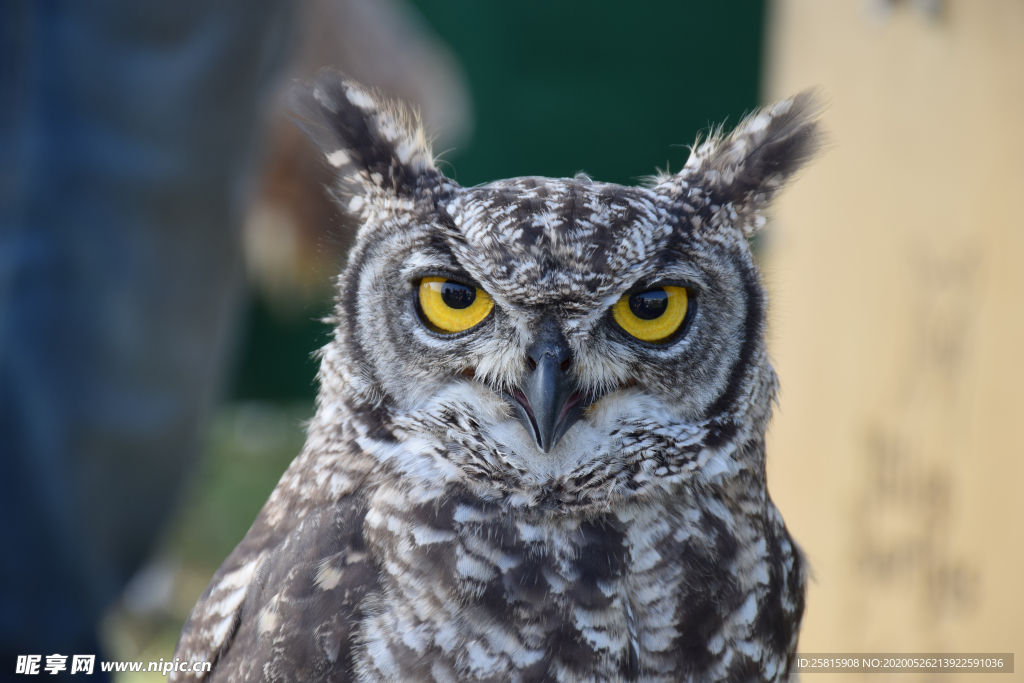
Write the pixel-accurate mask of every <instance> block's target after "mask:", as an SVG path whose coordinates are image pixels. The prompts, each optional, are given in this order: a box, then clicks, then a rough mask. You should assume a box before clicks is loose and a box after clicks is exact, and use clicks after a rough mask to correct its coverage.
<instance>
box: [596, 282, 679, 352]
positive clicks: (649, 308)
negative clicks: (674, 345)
mask: <svg viewBox="0 0 1024 683" xmlns="http://www.w3.org/2000/svg"><path fill="white" fill-rule="evenodd" d="M689 302H690V298H689V296H688V293H687V291H686V288H685V287H671V286H665V287H655V288H654V289H650V290H648V291H646V292H637V293H636V294H624V295H623V296H622V298H621V299H619V300H618V301H616V302H615V305H614V306H612V317H613V318H615V322H617V323H618V324H619V327H621V328H622V329H624V330H625V331H626V332H628V333H629V334H631V335H633V336H634V337H636V338H637V339H640V340H641V341H645V342H661V341H666V340H668V338H669V337H671V336H672V335H673V334H675V333H676V331H677V330H678V329H679V326H680V325H682V324H683V321H684V320H686V309H687V308H688V307H689Z"/></svg>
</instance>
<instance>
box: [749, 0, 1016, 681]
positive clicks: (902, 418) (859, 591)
mask: <svg viewBox="0 0 1024 683" xmlns="http://www.w3.org/2000/svg"><path fill="white" fill-rule="evenodd" d="M869 6H870V5H869V4H868V3H866V2H864V1H863V0H777V1H776V2H774V3H773V7H772V10H771V12H770V17H771V19H770V27H769V36H768V60H767V63H768V67H767V71H766V81H765V97H764V99H765V100H766V101H767V100H772V99H776V98H778V97H782V96H785V95H787V94H791V93H793V92H796V91H798V90H801V89H803V88H807V87H812V86H816V87H820V88H821V89H822V91H823V93H824V95H825V99H826V101H827V102H828V108H827V109H826V112H825V116H824V121H825V126H826V128H827V130H828V132H829V138H830V144H829V146H828V148H827V149H826V151H825V152H824V153H823V154H822V155H821V156H820V157H819V159H818V160H817V161H816V162H815V163H814V164H813V166H812V167H811V168H810V169H809V170H808V171H806V172H805V173H804V174H803V175H802V176H801V177H800V178H798V179H797V181H796V183H795V184H794V186H793V187H792V188H791V189H790V190H789V191H787V193H786V194H784V195H783V197H782V200H781V202H780V203H779V206H778V210H777V211H776V213H775V218H774V220H773V222H772V223H771V225H770V228H769V232H768V234H767V235H766V250H765V259H764V260H765V271H766V278H767V281H768V285H769V287H770V290H771V292H772V296H773V298H772V304H771V348H772V352H773V356H774V358H775V361H776V367H777V368H778V371H779V375H780V378H781V381H782V394H781V399H780V406H779V408H778V410H777V411H776V417H775V421H774V423H773V426H772V429H771V434H770V441H769V459H768V463H769V464H768V469H769V485H770V488H771V491H772V494H773V496H774V498H775V499H776V501H777V502H778V504H779V507H780V508H781V509H782V512H783V514H784V515H785V518H786V520H787V522H788V524H789V526H790V529H791V531H792V532H793V534H794V536H795V537H796V538H797V540H798V541H799V542H800V543H801V544H802V546H803V548H804V550H805V551H806V553H807V556H808V558H809V560H810V563H811V567H812V570H813V572H814V576H815V579H814V582H813V583H812V585H811V587H810V592H809V601H808V609H807V615H806V618H805V622H804V628H803V634H802V637H801V650H802V651H803V652H901V651H907V652H1007V651H1014V650H1016V651H1017V653H1018V654H1019V655H1022V656H1024V588H1022V586H1024V1H1022V0H952V1H948V2H946V3H945V10H944V13H943V15H942V16H941V17H940V18H939V19H938V20H935V19H932V18H929V17H928V16H927V15H926V14H925V13H923V12H922V11H920V10H918V9H916V8H915V7H914V5H913V3H910V2H904V3H899V4H898V5H897V7H896V9H895V10H894V11H893V12H892V13H891V14H890V15H889V16H888V17H884V16H883V15H881V14H879V13H872V12H870V11H869V10H868V8H869ZM1018 667H1019V668H1018V671H1021V670H1022V669H1024V661H1022V662H1020V663H1019V664H1018ZM827 678H829V677H827V676H824V675H820V674H818V675H813V676H806V675H805V680H809V681H824V680H826V679H827ZM970 678H971V677H970V676H965V675H959V676H957V677H956V680H968V679H970ZM1013 678H1021V679H1024V674H1021V673H1018V674H1015V675H1014V676H999V677H998V678H996V679H990V678H987V677H986V678H985V680H992V681H993V683H994V682H995V681H996V680H1010V679H1013ZM837 679H838V680H843V681H853V680H857V678H856V677H855V676H854V675H844V676H839V677H837ZM869 680H872V681H882V680H886V676H885V675H878V674H876V675H872V676H871V677H870V678H869ZM894 680H901V681H910V680H915V677H914V676H911V675H902V676H899V677H896V678H894ZM941 680H945V679H941ZM949 680H953V679H952V678H949Z"/></svg>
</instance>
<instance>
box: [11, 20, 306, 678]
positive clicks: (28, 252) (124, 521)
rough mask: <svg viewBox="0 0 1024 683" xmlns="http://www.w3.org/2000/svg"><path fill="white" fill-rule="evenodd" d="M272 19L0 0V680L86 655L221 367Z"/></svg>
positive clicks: (284, 37)
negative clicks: (21, 669) (25, 663)
mask: <svg viewBox="0 0 1024 683" xmlns="http://www.w3.org/2000/svg"><path fill="white" fill-rule="evenodd" d="M291 25H292V8H291V7H290V2H289V1H288V0H224V1H221V2H209V1H208V0H177V1H175V2H138V1H136V0H5V1H4V2H3V3H0V681H6V680H15V679H16V680H25V679H24V678H22V677H21V676H19V675H16V674H15V673H14V672H15V657H16V656H17V655H26V654H38V655H42V656H43V659H42V661H43V664H44V665H45V663H46V656H47V655H51V654H55V653H59V654H62V655H68V656H69V658H68V660H67V666H68V670H67V671H65V672H63V674H62V677H63V676H67V675H68V674H69V673H70V669H71V658H70V655H74V654H97V655H98V656H97V666H96V673H94V674H93V675H94V676H96V677H98V678H102V677H103V675H102V674H100V672H99V666H98V661H99V660H100V659H101V658H102V653H100V652H99V649H98V646H97V643H96V633H95V628H96V623H97V620H98V618H99V616H100V615H101V613H102V612H103V610H104V609H105V608H106V607H107V606H108V605H109V604H110V602H111V601H112V600H113V599H114V598H115V597H116V596H117V595H118V594H119V592H120V590H121V589H122V588H123V586H124V584H125V582H126V581H127V579H128V578H129V577H130V576H131V575H132V574H133V572H134V571H135V570H136V569H138V567H139V565H140V563H141V562H142V561H143V560H144V559H145V557H146V555H147V554H148V553H149V552H150V551H151V550H152V548H151V543H152V540H153V539H154V537H155V536H156V535H157V534H158V532H159V528H160V526H161V525H162V523H163V521H164V520H165V518H166V514H167V512H168V510H169V508H170V507H171V506H172V504H173V503H174V501H175V498H176V496H177V495H178V493H179V490H180V488H181V484H182V481H183V478H184V476H185V475H186V474H187V473H188V471H189V470H190V468H191V467H192V465H193V464H194V462H195V460H196V456H197V454H198V452H199V445H200V435H201V432H202V427H203V424H202V421H203V416H204V415H206V414H208V412H209V408H210V406H211V401H212V400H213V399H214V398H215V396H216V394H217V391H218V388H219V385H220V382H221V379H222V374H223V372H222V371H223V369H224V366H225V362H224V361H225V359H226V354H227V352H228V351H229V347H230V345H231V339H232V332H233V328H234V326H235V323H236V317H237V311H238V306H237V304H238V300H239V297H240V295H241V293H242V291H241V286H242V281H241V277H240V276H241V257H240V248H239V239H238V228H239V223H240V219H241V212H242V209H243V200H244V196H245V194H246V190H247V186H248V184H249V181H250V179H251V170H252V168H253V163H252V161H253V156H254V140H255V139H256V138H257V132H258V129H259V124H260V122H261V119H262V117H263V114H264V113H265V112H266V111H267V109H268V106H267V105H268V104H269V103H270V99H271V96H272V94H273V89H274V86H275V85H276V78H277V76H278V75H279V74H280V70H281V67H282V66H283V65H284V61H285V57H286V53H287V51H288V47H289V43H290V38H291ZM41 673H43V675H45V672H42V671H41ZM47 679H48V680H53V678H51V677H49V676H47ZM70 680H77V678H76V679H70ZM92 680H96V679H95V678H93V679H92Z"/></svg>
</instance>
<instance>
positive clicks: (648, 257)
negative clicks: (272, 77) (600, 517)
mask: <svg viewBox="0 0 1024 683" xmlns="http://www.w3.org/2000/svg"><path fill="white" fill-rule="evenodd" d="M296 109H297V112H298V114H299V116H300V117H301V118H300V120H299V125H301V126H302V127H303V128H304V130H305V131H306V133H307V134H308V135H309V136H310V137H312V138H313V139H314V140H315V141H316V142H317V143H318V144H319V145H320V146H321V148H322V149H323V152H324V155H325V157H326V161H327V163H329V164H330V165H331V166H332V167H334V168H335V169H337V184H336V185H335V186H334V188H333V192H334V194H335V196H336V198H337V200H338V202H339V203H340V205H341V207H342V208H343V209H344V210H345V211H347V212H349V213H350V214H354V215H355V217H356V218H357V220H358V222H359V224H360V225H361V228H360V229H359V233H358V236H357V239H356V243H355V246H354V248H353V249H352V251H351V253H350V255H349V258H348V263H347V266H346V267H345V269H344V271H343V272H342V274H341V275H340V277H339V278H338V289H339V291H338V297H339V298H338V305H337V310H336V318H335V320H334V322H335V324H336V330H335V338H334V341H333V342H332V343H331V344H330V345H328V347H327V348H326V349H325V351H324V363H323V367H322V370H321V377H320V379H321V395H320V410H321V411H333V410H334V408H332V407H331V406H332V404H336V403H337V402H344V403H345V405H346V408H347V412H349V413H351V414H355V415H357V416H359V417H358V419H357V422H359V425H360V426H359V427H358V429H357V431H358V432H359V437H358V438H360V439H362V441H360V444H361V445H362V447H364V448H365V449H366V450H368V451H373V452H377V453H378V454H379V457H380V458H382V459H388V458H390V459H391V460H393V462H394V464H395V466H397V467H399V468H400V469H404V470H405V471H407V472H408V473H412V474H416V475H417V476H438V477H442V478H449V479H451V478H455V479H459V478H462V479H464V480H465V481H467V482H470V483H473V484H474V485H477V486H480V487H483V488H485V489H487V488H488V487H490V488H489V489H488V490H491V489H493V491H494V492H495V493H494V495H499V494H500V495H504V496H520V498H521V499H522V501H524V504H538V498H537V496H538V495H540V494H537V493H536V492H537V491H546V492H548V494H547V495H552V494H551V493H550V492H551V491H558V492H559V493H558V494H557V496H556V497H558V498H559V500H558V501H556V502H558V503H559V504H562V505H564V504H566V502H567V501H569V502H573V501H575V502H578V503H581V504H582V502H586V501H589V502H593V501H595V500H598V499H601V500H607V498H608V497H609V496H627V495H640V494H642V493H644V492H649V491H650V490H651V489H652V488H658V487H661V488H664V487H666V486H667V485H669V484H671V482H673V481H677V480H678V479H679V478H680V477H692V476H699V475H700V474H701V473H703V474H704V475H705V476H710V473H711V472H713V471H722V470H723V467H724V468H725V469H728V467H726V465H725V464H723V463H722V462H718V463H716V462H715V459H716V458H718V459H719V460H721V459H729V458H733V459H736V458H740V457H756V456H750V455H746V456H743V455H742V453H744V452H745V451H744V449H743V445H744V444H749V443H752V442H756V441H757V440H759V439H763V432H764V429H765V425H766V423H767V419H768V417H769V414H770V408H771V401H772V398H773V396H774V391H775V376H774V374H773V372H772V369H771V366H770V364H769V361H768V357H767V354H766V352H765V345H764V338H763V337H764V328H765V306H766V296H765V292H764V289H763V287H762V285H761V282H760V276H759V273H758V270H757V268H756V266H755V265H754V262H753V260H752V256H751V251H750V247H749V244H748V238H749V237H750V236H751V235H753V234H754V232H755V231H756V230H758V229H759V228H760V227H761V226H762V225H763V223H764V217H763V211H764V209H765V208H766V207H767V206H768V204H769V202H771V200H772V199H773V198H774V197H775V195H776V194H777V193H778V191H779V190H780V189H781V188H782V186H783V184H784V183H785V182H786V181H787V180H788V179H789V178H790V177H791V176H792V175H793V174H794V172H796V171H797V169H798V168H799V167H800V166H801V165H802V164H803V163H804V162H805V161H806V160H807V159H808V158H809V157H810V156H811V155H812V154H813V153H814V151H815V150H816V148H817V145H818V130H817V123H816V114H817V111H818V108H817V106H816V103H815V100H814V97H813V96H812V95H811V94H810V93H802V94H800V95H797V96H795V97H793V98H791V99H788V100H784V101H781V102H779V103H777V104H774V105H772V106H770V107H767V108H765V109H763V110H761V111H758V112H755V113H754V114H752V115H751V116H749V117H747V118H746V119H745V120H744V121H743V122H742V123H740V125H739V126H738V127H737V128H736V129H735V130H734V131H733V132H732V133H730V134H728V135H723V134H721V133H720V132H719V133H717V134H714V135H712V136H710V137H709V138H708V139H706V140H704V141H703V142H699V143H698V144H697V145H696V146H695V147H694V149H693V151H692V154H691V156H690V158H689V160H688V162H687V163H686V165H685V167H684V168H683V169H682V170H681V171H679V172H678V173H676V174H673V175H668V174H664V175H660V176H657V177H656V178H655V179H654V180H653V182H652V183H651V184H650V185H649V186H647V187H625V186H621V185H615V184H608V183H601V182H597V181H594V180H591V179H590V178H588V177H586V176H583V175H579V176H577V177H575V178H559V179H552V178H542V177H524V178H513V179H510V180H501V181H497V182H492V183H487V184H485V185H479V186H476V187H461V186H460V185H458V184H457V183H455V182H454V181H452V180H451V179H449V178H447V177H445V176H444V175H443V174H442V173H441V172H440V171H439V170H438V169H437V167H436V166H435V163H434V159H433V156H432V154H431V150H430V147H429V144H428V141H427V139H426V137H425V136H424V133H423V130H422V128H421V127H420V126H419V125H418V122H417V121H416V119H415V118H414V117H413V116H411V115H409V114H408V113H407V112H406V111H405V110H404V109H403V108H402V107H401V106H399V105H396V104H393V103H390V102H388V101H387V100H385V99H384V98H382V97H380V96H379V95H378V94H376V93H374V92H372V91H370V90H368V89H366V88H363V87H361V86H360V85H358V84H356V83H354V82H352V81H350V80H347V79H346V78H344V77H343V76H341V75H339V74H336V73H331V72H327V73H323V74H321V75H320V76H319V77H318V78H317V79H316V80H315V82H314V83H313V84H312V85H311V86H310V87H309V88H308V89H307V90H305V91H303V93H302V94H301V95H300V96H299V100H298V102H297V106H296ZM332 414H333V413H332ZM416 439H418V440H419V441H417V443H418V444H419V446H418V449H419V450H418V451H417V454H415V455H412V454H410V451H411V450H412V449H409V448H399V447H398V446H396V445H395V444H399V443H406V444H408V443H409V442H410V440H416ZM747 450H750V449H747ZM754 450H757V449H754ZM730 453H731V455H730ZM761 457H763V451H762V455H761ZM531 491H533V492H534V493H530V492H531Z"/></svg>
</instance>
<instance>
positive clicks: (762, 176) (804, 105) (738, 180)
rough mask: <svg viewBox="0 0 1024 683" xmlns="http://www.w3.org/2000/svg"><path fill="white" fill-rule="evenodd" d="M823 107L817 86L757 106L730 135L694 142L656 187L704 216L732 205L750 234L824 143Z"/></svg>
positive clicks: (732, 209) (717, 135)
mask: <svg viewBox="0 0 1024 683" xmlns="http://www.w3.org/2000/svg"><path fill="white" fill-rule="evenodd" d="M820 112H821V103H820V98H819V97H818V95H817V93H815V92H814V91H813V90H805V91H803V92H801V93H799V94H797V95H795V96H793V97H791V98H789V99H785V100H782V101H780V102H776V103H775V104H772V105H769V106H767V107H765V108H763V109H761V110H759V111H756V112H754V113H753V114H751V115H750V116H748V117H746V118H745V119H743V121H741V122H740V125H738V126H737V127H736V129H735V130H733V131H732V132H731V133H729V134H728V135H722V134H721V132H717V133H715V134H713V135H712V136H711V137H710V138H709V139H707V140H706V141H704V142H702V143H698V144H697V145H695V147H694V149H693V151H692V153H691V154H690V158H689V160H688V161H687V162H686V166H684V167H683V169H682V170H681V171H680V172H679V173H677V174H676V175H674V176H671V177H669V178H659V180H660V181H661V182H660V183H659V184H658V185H657V187H656V188H655V189H656V190H657V191H660V192H662V193H663V194H666V195H668V196H669V197H671V198H672V199H673V201H675V202H676V203H677V204H679V205H681V206H682V207H683V208H684V210H686V211H688V212H691V213H698V214H704V216H703V218H704V219H705V220H707V219H708V218H711V215H712V214H716V213H717V212H719V211H720V210H721V209H722V208H725V207H728V209H730V211H728V212H727V213H728V214H729V215H731V216H733V217H735V218H737V219H739V220H738V221H736V220H733V221H732V222H733V223H734V224H736V225H735V227H736V228H738V229H740V230H742V232H743V234H744V235H745V236H747V237H749V236H750V235H751V234H752V233H753V232H754V231H755V230H757V229H758V228H759V227H760V226H761V225H762V224H763V223H764V220H763V218H761V217H760V216H758V215H757V214H758V212H759V211H761V210H762V209H764V208H765V207H767V205H768V204H769V203H770V202H771V201H772V200H773V199H774V198H775V196H776V195H777V194H778V192H779V190H781V189H782V187H783V186H784V185H785V183H786V181H787V180H789V178H791V177H792V176H793V174H794V173H796V172H797V171H798V170H799V169H800V168H801V167H802V166H803V165H804V164H805V163H807V161H809V160H810V159H811V157H813V156H814V154H815V153H816V152H817V151H818V149H819V148H820V147H821V130H820V126H819V122H818V116H819V114H820ZM712 222H716V221H712ZM717 222H722V221H721V220H719V221H717ZM721 227H724V226H721Z"/></svg>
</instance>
